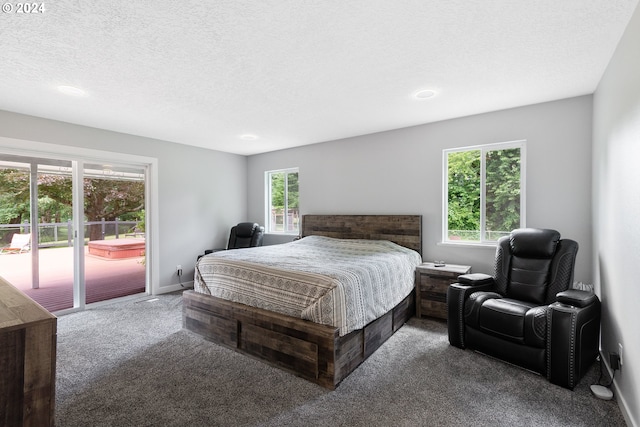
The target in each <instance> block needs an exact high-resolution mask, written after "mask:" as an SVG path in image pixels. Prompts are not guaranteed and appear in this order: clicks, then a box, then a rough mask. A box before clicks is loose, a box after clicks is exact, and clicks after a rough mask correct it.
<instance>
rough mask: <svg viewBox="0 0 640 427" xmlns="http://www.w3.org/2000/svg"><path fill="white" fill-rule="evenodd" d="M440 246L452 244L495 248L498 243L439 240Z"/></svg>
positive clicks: (464, 246)
mask: <svg viewBox="0 0 640 427" xmlns="http://www.w3.org/2000/svg"><path fill="white" fill-rule="evenodd" d="M437 245H438V246H450V247H455V248H484V249H487V248H488V249H494V250H495V248H496V243H473V242H451V241H449V242H438V243H437Z"/></svg>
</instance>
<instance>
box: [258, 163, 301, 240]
mask: <svg viewBox="0 0 640 427" xmlns="http://www.w3.org/2000/svg"><path fill="white" fill-rule="evenodd" d="M277 173H285V174H289V173H297V174H298V183H299V182H300V170H299V168H297V167H294V168H286V169H276V170H270V171H265V173H264V183H265V192H264V194H265V212H264V223H265V228H266V232H267V233H269V234H282V235H287V234H289V235H298V234H299V233H300V230H299V228H300V224H298V230H297V231H295V232H289V231H286V230H287V229H288V220H289V219H288V216H287V215H285V216H284V219H283V221H284V230H283V231H277V230H275V225H274V224H272V221H271V175H273V174H277ZM287 185H288V180H287V179H286V177H285V180H284V199H285V200H284V205H285V209H284V210H285V212H287V210H288V209H289V203H288V195H289V191H288V188H287ZM299 191H300V189H298V192H299ZM298 197H299V196H298Z"/></svg>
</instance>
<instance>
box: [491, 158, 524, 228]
mask: <svg viewBox="0 0 640 427" xmlns="http://www.w3.org/2000/svg"><path fill="white" fill-rule="evenodd" d="M486 176H487V178H486V200H487V201H486V221H485V223H486V229H487V233H491V232H498V234H504V233H505V232H509V231H511V230H513V229H515V228H518V227H519V226H520V149H519V148H511V149H506V150H492V151H489V152H487V156H486Z"/></svg>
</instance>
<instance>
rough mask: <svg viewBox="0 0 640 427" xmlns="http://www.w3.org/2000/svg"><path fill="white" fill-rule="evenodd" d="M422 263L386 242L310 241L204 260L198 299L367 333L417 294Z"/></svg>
mask: <svg viewBox="0 0 640 427" xmlns="http://www.w3.org/2000/svg"><path fill="white" fill-rule="evenodd" d="M421 262H422V258H421V256H420V255H419V254H418V253H417V252H415V251H413V250H411V249H407V248H405V247H402V246H399V245H397V244H395V243H392V242H389V241H386V240H355V239H333V238H329V237H321V236H308V237H305V238H303V239H300V240H296V241H294V242H291V243H285V244H282V245H272V246H262V247H257V248H248V249H235V250H229V251H221V252H216V253H213V254H210V255H206V256H204V257H202V258H201V259H200V261H198V263H197V265H196V274H195V280H194V289H195V291H196V292H200V293H204V294H209V295H213V296H215V297H218V298H222V299H225V300H230V301H234V302H238V303H242V304H246V305H250V306H253V307H259V308H263V309H266V310H270V311H274V312H278V313H281V314H286V315H289V316H294V317H297V318H301V319H306V320H310V321H313V322H316V323H321V324H325V325H330V326H333V327H337V328H339V330H340V335H341V336H342V335H346V334H348V333H349V332H351V331H354V330H356V329H361V328H363V327H364V326H365V325H367V324H368V323H370V322H371V321H373V320H375V319H377V318H378V317H380V316H382V315H383V314H385V313H386V312H387V311H389V310H391V309H392V308H393V307H395V306H396V305H397V304H398V303H399V302H400V301H402V300H403V299H404V298H405V297H406V296H407V295H409V293H411V292H412V291H413V289H414V271H415V267H416V266H417V265H419V264H420V263H421Z"/></svg>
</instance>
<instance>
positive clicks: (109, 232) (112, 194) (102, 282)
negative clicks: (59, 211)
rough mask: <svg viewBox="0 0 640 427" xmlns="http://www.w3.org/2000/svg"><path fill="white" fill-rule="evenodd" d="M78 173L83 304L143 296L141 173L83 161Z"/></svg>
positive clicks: (126, 167) (143, 187) (121, 167)
mask: <svg viewBox="0 0 640 427" xmlns="http://www.w3.org/2000/svg"><path fill="white" fill-rule="evenodd" d="M83 172H84V173H83V187H84V218H85V230H84V234H85V244H86V246H85V251H84V255H85V265H84V269H85V290H86V302H87V303H88V304H90V303H94V302H98V301H104V300H108V299H112V298H117V297H122V296H126V295H132V294H136V293H141V292H145V290H146V277H145V276H146V275H145V272H146V267H145V253H146V239H145V179H144V177H145V170H144V169H141V168H135V167H129V166H123V165H112V164H109V165H105V164H89V163H87V164H85V165H84V170H83Z"/></svg>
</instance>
